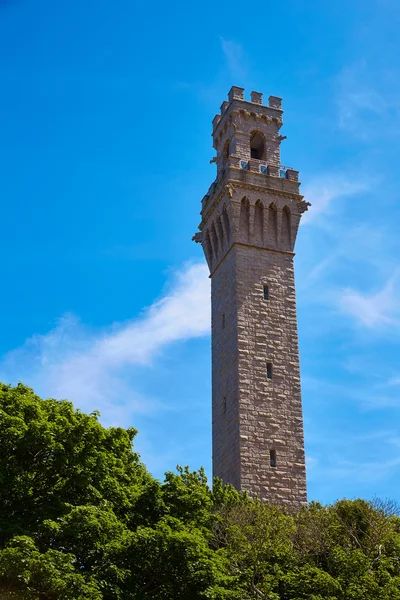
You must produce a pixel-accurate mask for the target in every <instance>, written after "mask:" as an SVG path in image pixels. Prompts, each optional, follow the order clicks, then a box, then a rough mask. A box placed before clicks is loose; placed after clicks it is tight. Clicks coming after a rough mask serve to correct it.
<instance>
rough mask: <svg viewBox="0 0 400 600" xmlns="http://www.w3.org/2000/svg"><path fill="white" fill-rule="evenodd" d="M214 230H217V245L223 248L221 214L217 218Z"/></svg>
mask: <svg viewBox="0 0 400 600" xmlns="http://www.w3.org/2000/svg"><path fill="white" fill-rule="evenodd" d="M216 231H217V236H218V243H219V246H220V248H223V247H224V241H225V240H224V230H223V227H222V223H221V216H219V217H218V219H217V224H216Z"/></svg>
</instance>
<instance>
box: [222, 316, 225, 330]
mask: <svg viewBox="0 0 400 600" xmlns="http://www.w3.org/2000/svg"><path fill="white" fill-rule="evenodd" d="M222 329H225V313H224V314H223V315H222Z"/></svg>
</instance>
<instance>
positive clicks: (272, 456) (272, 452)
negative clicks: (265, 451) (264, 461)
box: [269, 450, 276, 468]
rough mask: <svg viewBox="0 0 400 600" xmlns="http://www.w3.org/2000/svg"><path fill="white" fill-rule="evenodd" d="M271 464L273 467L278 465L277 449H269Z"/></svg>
mask: <svg viewBox="0 0 400 600" xmlns="http://www.w3.org/2000/svg"><path fill="white" fill-rule="evenodd" d="M269 464H270V466H271V467H274V468H275V467H276V450H270V451H269Z"/></svg>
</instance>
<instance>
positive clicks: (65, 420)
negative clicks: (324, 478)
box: [0, 384, 400, 600]
mask: <svg viewBox="0 0 400 600" xmlns="http://www.w3.org/2000/svg"><path fill="white" fill-rule="evenodd" d="M135 434H136V431H135V430H133V429H128V430H124V429H122V428H109V429H105V428H104V427H103V426H102V425H101V424H100V423H99V421H98V414H97V413H93V414H91V415H86V414H84V413H82V412H80V411H78V410H75V409H74V408H73V406H72V405H71V403H69V402H66V401H56V400H42V399H40V398H39V397H38V396H36V395H35V394H34V393H33V391H32V390H31V389H29V388H27V387H26V386H24V385H22V384H20V385H18V386H16V387H14V388H13V387H11V386H7V385H3V384H0V598H1V599H2V600H14V599H15V600H103V599H104V600H133V599H135V600H141V599H143V600H144V599H150V598H153V599H154V598H156V599H159V600H192V599H193V600H195V599H196V598H199V599H201V598H208V599H214V600H225V599H226V600H227V599H232V600H234V599H237V600H250V599H258V600H262V599H268V600H303V599H304V600H306V599H307V600H400V519H399V518H398V516H396V513H397V507H396V506H395V505H394V504H393V503H389V502H379V501H374V502H372V503H371V502H365V501H363V500H354V501H350V500H342V501H339V502H337V503H336V504H334V505H332V506H322V505H320V504H318V503H311V504H310V505H309V506H305V507H302V508H301V509H300V510H298V511H296V512H294V511H289V510H285V508H283V507H279V506H271V505H268V504H265V503H262V502H259V501H257V500H255V499H251V498H249V497H248V496H247V495H245V494H240V493H238V492H237V491H236V490H234V489H233V488H232V487H231V486H226V485H223V484H222V483H221V481H219V480H216V481H215V482H214V485H213V489H212V490H211V489H210V488H209V486H208V484H207V480H206V477H205V475H204V472H203V471H202V470H200V471H198V472H191V471H190V470H189V469H188V468H178V469H177V472H169V473H167V474H166V476H165V480H164V482H162V483H161V482H159V481H157V480H156V479H154V478H153V477H152V476H151V475H150V474H149V473H148V472H147V470H146V468H145V466H144V465H143V464H142V463H141V462H140V459H139V457H138V455H137V454H136V453H135V452H134V450H133V447H132V445H133V441H134V437H135Z"/></svg>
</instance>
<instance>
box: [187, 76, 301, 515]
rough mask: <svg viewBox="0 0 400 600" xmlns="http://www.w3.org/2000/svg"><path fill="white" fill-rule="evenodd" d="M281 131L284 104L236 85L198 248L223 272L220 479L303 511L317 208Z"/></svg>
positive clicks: (217, 121) (217, 284)
mask: <svg viewBox="0 0 400 600" xmlns="http://www.w3.org/2000/svg"><path fill="white" fill-rule="evenodd" d="M281 126H282V108H281V99H280V98H277V97H275V96H270V98H269V104H268V106H266V105H264V104H263V103H262V94H260V93H258V92H252V93H251V101H250V102H249V101H247V100H245V99H244V90H243V88H239V87H236V86H234V87H232V89H231V90H230V92H229V102H223V104H222V106H221V114H219V115H216V116H215V118H214V120H213V133H212V135H213V140H214V144H213V145H214V148H215V150H216V152H217V155H216V157H215V159H213V162H216V164H217V177H216V179H215V181H214V182H213V183H212V184H211V187H210V189H209V191H208V193H207V194H206V195H205V196H204V198H203V200H202V210H201V217H202V221H201V223H200V226H199V229H200V231H199V232H198V233H197V234H196V235H195V236H194V239H195V241H197V242H200V243H201V244H202V247H203V250H204V254H205V256H206V260H207V263H208V266H209V268H210V273H211V275H210V277H211V302H212V440H213V474H214V476H217V477H221V478H222V479H223V480H224V481H225V482H227V483H228V482H229V483H232V484H233V485H234V486H235V487H236V488H238V489H241V490H248V491H249V492H251V493H256V494H257V495H258V496H259V497H260V498H262V499H264V500H267V501H269V502H271V503H278V502H279V503H282V502H285V503H289V504H291V505H294V506H296V505H298V504H301V503H302V502H305V501H306V499H307V496H306V473H305V458H304V436H303V417H302V407H301V390H300V367H299V353H298V339H297V318H296V298H295V284H294V267H293V257H294V253H293V248H294V243H295V239H296V235H297V230H298V226H299V222H300V217H301V215H302V213H303V212H304V211H306V210H307V207H308V203H307V202H305V201H304V200H303V196H301V195H300V193H299V186H300V184H299V182H298V172H297V171H295V170H293V169H291V168H286V167H282V165H281V161H280V143H281V141H282V139H284V137H283V136H281V135H280V134H279V130H280V128H281Z"/></svg>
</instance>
